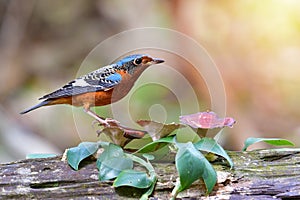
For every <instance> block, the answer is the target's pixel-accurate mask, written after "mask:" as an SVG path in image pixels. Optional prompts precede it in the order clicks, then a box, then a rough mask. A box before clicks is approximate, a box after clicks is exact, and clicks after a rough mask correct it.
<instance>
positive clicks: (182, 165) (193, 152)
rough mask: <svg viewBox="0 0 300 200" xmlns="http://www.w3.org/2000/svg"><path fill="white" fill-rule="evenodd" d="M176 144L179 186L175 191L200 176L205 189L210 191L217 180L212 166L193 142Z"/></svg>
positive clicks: (183, 188)
mask: <svg viewBox="0 0 300 200" xmlns="http://www.w3.org/2000/svg"><path fill="white" fill-rule="evenodd" d="M176 145H177V147H178V152H177V154H176V158H175V162H176V168H177V171H178V173H179V179H180V187H179V188H178V191H177V192H180V191H183V190H185V189H187V188H189V187H190V186H191V184H192V183H193V182H194V181H195V180H197V179H199V178H202V179H203V181H204V183H205V185H206V188H207V191H208V192H209V193H210V192H211V191H212V189H213V187H214V185H215V184H216V182H217V174H216V172H215V170H214V168H213V167H212V166H211V164H210V163H209V162H208V161H207V160H206V158H205V157H204V156H203V155H202V154H201V153H200V152H199V151H198V150H197V149H196V148H195V146H194V145H193V143H191V142H188V143H177V144H176Z"/></svg>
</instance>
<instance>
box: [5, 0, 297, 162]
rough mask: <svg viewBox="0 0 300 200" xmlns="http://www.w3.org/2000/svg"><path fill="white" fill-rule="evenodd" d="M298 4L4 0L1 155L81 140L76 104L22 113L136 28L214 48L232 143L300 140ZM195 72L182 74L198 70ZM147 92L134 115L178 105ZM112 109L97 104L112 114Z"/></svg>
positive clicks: (54, 149)
mask: <svg viewBox="0 0 300 200" xmlns="http://www.w3.org/2000/svg"><path fill="white" fill-rule="evenodd" d="M299 10H300V1H297V0H285V1H283V0H281V1H280V0H274V1H271V0H266V1H259V0H252V1H216V0H210V1H208V0H207V1H204V0H202V1H198V0H189V1H184V0H173V1H171V0H169V1H158V0H154V1H146V0H128V1H120V0H99V1H84V0H73V1H69V0H67V1H66V0H63V1H61V0H44V1H35V0H28V1H16V0H11V1H5V0H2V1H0V25H1V26H0V66H1V67H0V162H8V161H13V160H18V159H22V158H25V156H26V154H29V153H56V154H61V153H63V151H64V149H66V148H69V147H72V146H76V145H77V144H78V143H79V142H80V141H81V138H80V137H79V136H78V133H77V127H76V124H75V122H74V118H73V109H71V107H70V106H54V107H52V108H42V109H39V110H37V111H34V112H32V113H30V114H27V115H23V116H21V115H19V112H20V111H22V110H23V109H24V108H27V107H29V106H32V105H34V104H36V103H37V102H38V101H37V98H39V97H41V96H43V95H44V94H46V93H49V92H51V91H52V90H54V89H57V88H59V87H60V86H62V85H63V84H65V83H66V82H67V81H69V80H72V79H74V78H76V76H77V71H78V68H79V67H80V65H81V63H82V61H83V60H84V58H85V57H86V56H87V54H88V53H89V52H90V51H91V50H92V49H93V48H94V47H95V46H96V45H98V44H99V43H100V42H101V41H103V40H105V39H107V38H108V37H110V36H112V35H115V34H117V33H119V32H121V31H125V30H128V29H132V28H138V27H141V28H142V27H163V28H170V29H174V30H176V31H179V32H182V33H184V34H187V35H188V36H190V37H192V38H193V39H195V40H196V41H197V42H198V43H199V44H201V45H202V46H203V47H204V48H205V49H206V50H207V52H208V53H209V54H210V56H211V57H212V59H213V60H214V62H215V63H216V65H217V66H218V68H219V70H220V73H221V76H222V78H223V80H224V84H225V89H226V95H227V116H231V117H234V118H235V119H236V120H237V123H236V124H235V126H234V128H233V129H226V133H225V136H224V137H225V140H224V141H223V145H224V147H225V148H226V149H230V150H240V149H241V148H242V146H243V142H244V140H245V139H246V138H248V137H282V138H286V139H290V140H291V141H293V142H294V143H295V144H296V146H298V147H299V144H300V137H299V136H300V126H299V121H300V106H299V99H300V78H299V77H300V66H299V58H300V12H299ZM105 64H108V63H105V62H103V63H99V66H103V65H105ZM182 67H184V66H182ZM95 69H96V68H95ZM189 69H190V68H185V76H189V75H192V68H191V72H189ZM191 79H193V81H197V80H194V79H195V78H192V77H191ZM199 82H203V80H199ZM174 84H176V82H175V83H174ZM177 84H178V83H177ZM152 87H154V86H152ZM144 89H145V90H146V92H145V91H140V92H138V93H136V94H135V95H136V97H137V99H140V100H139V101H140V103H141V105H142V106H140V107H139V110H138V111H136V113H141V112H142V113H146V115H147V113H148V110H146V111H145V110H141V109H142V108H143V107H144V108H145V109H146V108H148V107H147V106H143V105H150V104H152V103H154V104H159V102H160V99H164V104H165V105H172V102H170V103H168V101H167V100H165V99H167V98H165V97H166V95H169V94H168V93H167V92H165V91H164V88H158V89H157V88H156V89H157V91H158V92H157V93H159V94H160V96H159V95H158V96H156V97H157V98H156V99H155V98H154V97H153V96H152V95H149V92H147V90H148V91H153V90H154V89H155V88H154V89H153V88H151V87H148V88H147V87H146V88H144ZM199 90H200V94H203V98H202V100H201V101H202V102H200V104H202V105H203V107H202V108H200V110H201V111H203V110H206V109H209V102H207V101H209V97H208V94H207V88H206V87H205V86H203V87H200V88H199ZM147 94H148V95H149V96H145V95H147ZM151 94H153V93H151ZM200 96H201V95H200ZM138 97H140V98H138ZM153 98H154V100H153ZM137 101H138V100H137ZM133 109H134V108H133ZM168 109H170V110H172V108H168ZM108 110H109V109H108V108H105V107H104V108H100V109H99V110H98V111H99V112H103V115H104V116H106V117H109V116H110V113H109V111H108ZM175 110H176V109H175ZM198 111H199V110H195V112H198ZM75 112H76V113H77V112H78V115H82V116H84V115H86V114H85V113H83V112H82V111H81V109H77V110H76V111H75ZM179 114H180V113H179ZM76 115H77V114H76ZM174 115H175V114H174ZM135 116H138V117H140V118H143V117H145V116H144V115H142V114H137V115H135ZM154 116H155V114H154ZM157 117H159V115H157ZM176 117H177V118H178V116H176ZM83 118H84V119H82V120H83V124H84V126H85V127H88V128H87V130H88V131H86V132H87V133H86V134H87V135H93V136H94V135H95V131H94V132H93V131H90V130H89V129H90V128H91V122H92V119H91V118H89V117H88V116H84V117H83ZM158 120H159V119H158ZM169 122H170V121H169ZM89 139H90V141H92V140H95V141H96V140H97V138H96V137H92V136H91V137H90V138H89Z"/></svg>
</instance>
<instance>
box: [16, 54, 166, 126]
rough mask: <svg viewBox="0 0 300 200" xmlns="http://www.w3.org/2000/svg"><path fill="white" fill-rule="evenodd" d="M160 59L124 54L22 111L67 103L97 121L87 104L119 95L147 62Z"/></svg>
mask: <svg viewBox="0 0 300 200" xmlns="http://www.w3.org/2000/svg"><path fill="white" fill-rule="evenodd" d="M162 62H164V61H163V60H161V59H155V58H152V57H150V56H148V55H142V54H135V55H130V56H127V57H125V58H123V59H121V60H119V61H117V62H116V63H114V64H111V65H107V66H105V67H102V68H99V69H97V70H95V71H92V72H90V73H88V74H86V75H84V76H81V77H79V78H77V79H74V80H72V81H70V82H69V83H67V84H66V85H64V86H62V87H61V88H59V89H58V90H56V91H54V92H51V93H49V94H46V95H44V96H43V97H41V98H39V100H43V101H42V102H41V103H39V104H37V105H35V106H33V107H31V108H29V109H27V110H24V111H23V112H21V114H25V113H28V112H30V111H32V110H34V109H37V108H39V107H42V106H49V105H56V104H70V105H74V106H83V107H84V110H85V111H86V112H87V113H88V114H89V115H91V116H93V117H95V118H96V119H97V120H101V118H100V117H99V116H98V115H96V114H95V113H93V112H92V111H91V110H90V107H91V106H102V105H107V104H110V103H112V102H115V101H118V100H120V99H121V98H123V97H124V96H125V95H126V94H127V93H128V92H129V91H130V89H131V88H132V86H133V84H134V83H135V81H136V80H137V78H138V77H139V76H140V75H141V73H142V72H143V71H144V70H145V69H146V68H147V67H149V66H150V65H152V64H158V63H162Z"/></svg>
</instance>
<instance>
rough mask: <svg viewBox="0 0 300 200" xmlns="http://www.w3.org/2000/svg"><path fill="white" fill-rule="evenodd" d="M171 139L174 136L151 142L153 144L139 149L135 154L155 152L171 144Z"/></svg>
mask: <svg viewBox="0 0 300 200" xmlns="http://www.w3.org/2000/svg"><path fill="white" fill-rule="evenodd" d="M173 138H174V136H170V137H164V138H161V139H159V140H156V141H153V142H151V143H149V144H147V145H145V146H144V147H142V148H141V149H139V150H137V152H136V153H148V152H153V151H156V150H158V149H160V148H162V147H164V146H165V145H166V144H167V143H173Z"/></svg>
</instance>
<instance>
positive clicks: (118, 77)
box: [105, 73, 122, 82]
mask: <svg viewBox="0 0 300 200" xmlns="http://www.w3.org/2000/svg"><path fill="white" fill-rule="evenodd" d="M105 79H106V80H109V81H113V82H120V81H121V80H122V76H121V75H120V74H119V73H114V74H111V75H109V76H108V77H106V78H105Z"/></svg>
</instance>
